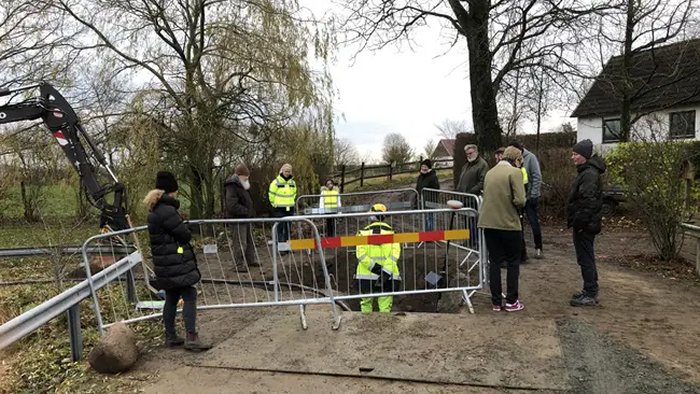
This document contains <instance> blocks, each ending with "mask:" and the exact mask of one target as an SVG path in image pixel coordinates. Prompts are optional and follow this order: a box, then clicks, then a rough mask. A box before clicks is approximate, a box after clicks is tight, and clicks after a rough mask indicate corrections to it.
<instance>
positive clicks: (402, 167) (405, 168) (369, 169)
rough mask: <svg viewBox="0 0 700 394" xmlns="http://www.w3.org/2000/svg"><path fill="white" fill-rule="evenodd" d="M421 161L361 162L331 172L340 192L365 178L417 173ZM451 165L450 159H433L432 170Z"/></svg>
mask: <svg viewBox="0 0 700 394" xmlns="http://www.w3.org/2000/svg"><path fill="white" fill-rule="evenodd" d="M422 161H423V159H422V158H421V159H420V160H418V161H412V162H408V163H401V164H397V163H395V162H394V163H391V164H378V165H365V163H364V162H363V163H362V164H361V165H360V166H345V165H342V166H340V168H339V172H337V173H335V174H333V178H334V179H337V180H339V183H340V192H341V193H342V192H343V191H344V189H345V185H350V184H353V183H355V182H360V187H362V186H364V182H365V180H367V179H373V178H384V177H386V178H388V179H389V180H391V178H392V177H393V176H394V175H397V174H409V173H418V170H419V169H420V163H421V162H422ZM453 165H454V163H453V161H452V159H440V160H433V169H434V170H443V169H450V168H452V166H453Z"/></svg>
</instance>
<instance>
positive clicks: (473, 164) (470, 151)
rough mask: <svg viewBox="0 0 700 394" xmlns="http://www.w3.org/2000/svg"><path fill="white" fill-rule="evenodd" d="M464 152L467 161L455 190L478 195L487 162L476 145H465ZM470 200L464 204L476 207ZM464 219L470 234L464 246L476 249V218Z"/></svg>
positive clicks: (482, 186)
mask: <svg viewBox="0 0 700 394" xmlns="http://www.w3.org/2000/svg"><path fill="white" fill-rule="evenodd" d="M464 154H465V155H466V156H467V163H466V164H465V165H464V167H462V174H461V175H460V177H459V183H457V189H456V191H458V192H462V193H469V194H474V195H477V196H480V195H481V193H482V190H483V189H484V178H485V177H486V172H487V171H488V170H489V164H488V163H487V162H486V160H484V158H483V157H481V156H479V148H477V146H476V145H473V144H468V145H466V146H465V147H464ZM472 201H473V200H471V199H469V200H467V201H464V202H466V204H465V206H466V207H467V208H474V209H477V207H476V206H474V203H473V202H472ZM466 221H467V223H466V226H467V228H468V229H469V233H470V234H472V236H471V237H469V239H468V240H467V242H466V246H467V247H468V248H471V249H478V245H479V237H478V232H477V231H476V220H475V218H473V217H471V216H469V217H467V218H466Z"/></svg>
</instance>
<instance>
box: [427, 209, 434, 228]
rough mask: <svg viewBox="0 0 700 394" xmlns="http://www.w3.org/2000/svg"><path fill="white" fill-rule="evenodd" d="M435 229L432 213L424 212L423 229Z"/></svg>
mask: <svg viewBox="0 0 700 394" xmlns="http://www.w3.org/2000/svg"><path fill="white" fill-rule="evenodd" d="M434 229H435V215H434V214H432V213H428V214H425V231H433V230H434Z"/></svg>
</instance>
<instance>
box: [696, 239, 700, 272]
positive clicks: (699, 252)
mask: <svg viewBox="0 0 700 394" xmlns="http://www.w3.org/2000/svg"><path fill="white" fill-rule="evenodd" d="M695 273H696V274H698V276H700V238H695Z"/></svg>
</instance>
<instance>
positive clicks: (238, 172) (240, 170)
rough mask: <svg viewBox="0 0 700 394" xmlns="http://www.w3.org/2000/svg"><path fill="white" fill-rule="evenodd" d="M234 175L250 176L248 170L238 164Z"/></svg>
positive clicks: (243, 165)
mask: <svg viewBox="0 0 700 394" xmlns="http://www.w3.org/2000/svg"><path fill="white" fill-rule="evenodd" d="M234 173H235V174H236V175H244V176H250V170H249V169H248V166H246V165H245V164H243V163H239V164H238V165H237V166H236V169H235V171H234Z"/></svg>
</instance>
